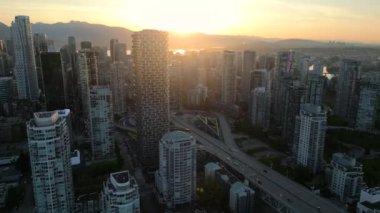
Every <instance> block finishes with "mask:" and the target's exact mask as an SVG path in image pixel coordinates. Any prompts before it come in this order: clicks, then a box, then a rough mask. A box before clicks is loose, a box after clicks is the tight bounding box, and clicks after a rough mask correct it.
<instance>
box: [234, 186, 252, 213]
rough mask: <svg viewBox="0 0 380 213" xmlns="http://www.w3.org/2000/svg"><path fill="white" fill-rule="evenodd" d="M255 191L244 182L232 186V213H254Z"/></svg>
mask: <svg viewBox="0 0 380 213" xmlns="http://www.w3.org/2000/svg"><path fill="white" fill-rule="evenodd" d="M254 199H255V191H253V189H251V188H249V187H248V186H246V185H244V184H243V183H242V182H236V183H234V184H232V186H231V188H230V199H229V206H230V210H231V212H232V213H251V212H254V201H255V200H254Z"/></svg>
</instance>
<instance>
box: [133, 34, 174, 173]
mask: <svg viewBox="0 0 380 213" xmlns="http://www.w3.org/2000/svg"><path fill="white" fill-rule="evenodd" d="M167 37H168V34H167V33H166V32H161V31H155V30H143V31H140V32H137V33H135V34H134V35H133V37H132V38H133V46H132V54H133V62H134V71H135V75H136V97H137V114H136V127H137V140H138V142H139V144H140V145H139V156H140V159H141V162H142V163H143V164H145V165H146V166H150V167H153V168H157V166H158V141H159V140H160V138H161V137H162V136H163V135H164V134H165V133H166V132H167V131H168V130H169V76H168V70H167V54H168V38H167Z"/></svg>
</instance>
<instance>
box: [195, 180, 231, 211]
mask: <svg viewBox="0 0 380 213" xmlns="http://www.w3.org/2000/svg"><path fill="white" fill-rule="evenodd" d="M199 189H200V190H198V199H199V204H200V205H201V206H203V207H205V208H207V209H212V210H218V211H219V212H220V211H225V210H228V205H227V203H228V202H227V194H226V192H225V191H224V190H223V188H222V187H221V186H220V185H219V184H218V183H217V182H215V181H213V180H210V179H206V180H205V184H204V185H203V187H199Z"/></svg>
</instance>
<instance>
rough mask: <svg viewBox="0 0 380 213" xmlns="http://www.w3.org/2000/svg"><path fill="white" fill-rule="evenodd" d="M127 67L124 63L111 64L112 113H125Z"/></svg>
mask: <svg viewBox="0 0 380 213" xmlns="http://www.w3.org/2000/svg"><path fill="white" fill-rule="evenodd" d="M127 74H128V67H127V65H126V64H125V63H124V62H119V61H117V62H114V63H112V64H111V90H112V103H113V113H114V114H123V113H125V112H127V97H128V94H127V92H128V85H127Z"/></svg>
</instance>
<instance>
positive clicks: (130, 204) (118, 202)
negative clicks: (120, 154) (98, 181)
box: [100, 170, 140, 213]
mask: <svg viewBox="0 0 380 213" xmlns="http://www.w3.org/2000/svg"><path fill="white" fill-rule="evenodd" d="M100 203H101V211H100V212H101V213H119V212H123V213H140V194H139V189H138V185H137V182H136V180H135V178H134V177H132V176H131V175H130V174H129V172H128V171H127V170H126V171H121V172H115V173H111V174H110V175H109V177H108V178H107V180H106V181H105V182H104V184H103V189H102V192H101V196H100Z"/></svg>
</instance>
